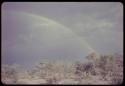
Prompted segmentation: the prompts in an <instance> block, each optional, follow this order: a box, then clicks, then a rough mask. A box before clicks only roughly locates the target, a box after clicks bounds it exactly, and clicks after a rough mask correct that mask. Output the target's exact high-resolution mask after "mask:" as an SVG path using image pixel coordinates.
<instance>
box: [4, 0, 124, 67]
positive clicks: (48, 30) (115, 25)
mask: <svg viewBox="0 0 125 86" xmlns="http://www.w3.org/2000/svg"><path fill="white" fill-rule="evenodd" d="M93 51H96V52H98V53H101V54H112V53H120V54H123V5H122V4H121V3H119V2H107V3H106V2H102V3H101V2H91V3H89V2H70V3H68V2H67V3H66V2H62V3H55V2H53V3H47V2H46V3H45V2H38V3H37V2H33V3H31V2H27V3H26V2H6V3H3V4H2V61H3V62H6V63H19V64H25V65H29V63H33V62H34V61H35V60H36V61H39V59H41V58H51V59H57V58H58V59H66V60H72V59H75V60H77V59H82V58H83V57H84V56H86V55H87V54H89V53H91V52H93ZM28 61H29V62H28ZM26 63H27V64H26Z"/></svg>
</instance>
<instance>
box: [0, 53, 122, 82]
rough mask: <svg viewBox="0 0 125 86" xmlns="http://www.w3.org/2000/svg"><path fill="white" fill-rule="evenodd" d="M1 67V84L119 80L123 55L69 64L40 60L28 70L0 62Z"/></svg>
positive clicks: (103, 56)
mask: <svg viewBox="0 0 125 86" xmlns="http://www.w3.org/2000/svg"><path fill="white" fill-rule="evenodd" d="M88 57H89V56H88ZM89 59H90V58H89ZM1 70H2V74H1V75H2V76H1V77H2V82H3V83H4V84H121V83H122V82H123V57H122V56H118V55H101V56H100V58H99V59H97V60H95V61H93V62H92V61H89V60H88V61H87V62H75V63H72V64H68V63H67V64H66V63H65V64H64V63H62V64H61V63H59V62H51V61H49V62H41V63H39V64H38V65H36V66H35V67H34V68H33V69H30V70H26V69H23V68H21V67H20V66H16V65H3V64H2V69H1Z"/></svg>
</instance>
